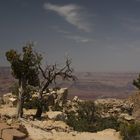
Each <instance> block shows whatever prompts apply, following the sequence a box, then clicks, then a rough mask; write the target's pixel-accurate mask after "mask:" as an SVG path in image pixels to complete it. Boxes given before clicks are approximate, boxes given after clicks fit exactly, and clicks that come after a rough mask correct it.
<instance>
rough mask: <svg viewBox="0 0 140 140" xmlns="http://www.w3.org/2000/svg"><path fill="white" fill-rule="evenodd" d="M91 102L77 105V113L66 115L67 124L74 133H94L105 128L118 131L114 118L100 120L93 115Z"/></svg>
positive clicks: (117, 123)
mask: <svg viewBox="0 0 140 140" xmlns="http://www.w3.org/2000/svg"><path fill="white" fill-rule="evenodd" d="M95 111H96V110H95V105H94V102H93V101H85V102H81V103H79V108H78V110H77V113H75V112H70V113H68V114H67V115H68V119H67V124H68V125H70V126H71V127H73V128H74V130H76V131H87V132H96V131H101V130H104V129H107V128H112V129H116V130H119V126H120V123H119V122H118V121H117V118H115V117H109V118H101V117H99V116H98V115H97V114H96V113H95Z"/></svg>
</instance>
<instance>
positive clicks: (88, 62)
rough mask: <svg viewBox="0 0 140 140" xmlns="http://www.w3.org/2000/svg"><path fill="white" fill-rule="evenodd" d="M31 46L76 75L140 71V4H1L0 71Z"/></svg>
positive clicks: (130, 0)
mask: <svg viewBox="0 0 140 140" xmlns="http://www.w3.org/2000/svg"><path fill="white" fill-rule="evenodd" d="M30 40H31V41H34V43H35V45H36V47H35V49H36V50H37V51H39V52H41V53H42V54H43V56H44V61H45V62H46V61H49V62H50V63H53V62H56V63H61V62H63V61H64V58H65V56H66V55H68V56H70V57H71V58H72V60H73V67H74V68H75V70H76V71H100V72H110V71H111V72H112V71H115V72H117V71H119V72H125V71H126V72H129V71H140V61H139V60H140V0H1V1H0V66H7V65H8V62H7V61H6V59H5V52H6V51H7V50H9V49H16V50H19V51H20V50H21V48H22V46H23V45H24V44H25V43H26V42H27V41H30Z"/></svg>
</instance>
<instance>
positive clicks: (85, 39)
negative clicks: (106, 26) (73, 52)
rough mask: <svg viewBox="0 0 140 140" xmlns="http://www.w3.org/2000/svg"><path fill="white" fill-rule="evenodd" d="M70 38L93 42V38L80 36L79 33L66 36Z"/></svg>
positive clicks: (77, 40)
mask: <svg viewBox="0 0 140 140" xmlns="http://www.w3.org/2000/svg"><path fill="white" fill-rule="evenodd" d="M65 37H66V38H68V39H71V40H74V41H75V42H76V43H91V42H93V39H90V38H86V37H83V36H78V35H73V36H72V35H67V36H65Z"/></svg>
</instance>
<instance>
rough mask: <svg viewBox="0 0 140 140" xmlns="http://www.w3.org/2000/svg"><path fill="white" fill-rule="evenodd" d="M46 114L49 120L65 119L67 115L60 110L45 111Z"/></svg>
mask: <svg viewBox="0 0 140 140" xmlns="http://www.w3.org/2000/svg"><path fill="white" fill-rule="evenodd" d="M46 115H47V117H48V118H49V119H50V120H55V121H65V120H66V119H67V115H66V114H65V113H63V112H61V111H49V112H46Z"/></svg>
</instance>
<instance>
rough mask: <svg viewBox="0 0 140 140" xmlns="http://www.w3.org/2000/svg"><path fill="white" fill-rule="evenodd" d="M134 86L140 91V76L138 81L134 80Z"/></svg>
mask: <svg viewBox="0 0 140 140" xmlns="http://www.w3.org/2000/svg"><path fill="white" fill-rule="evenodd" d="M133 85H134V86H135V87H136V88H138V89H139V90H140V74H139V77H138V78H137V79H136V80H133Z"/></svg>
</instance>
